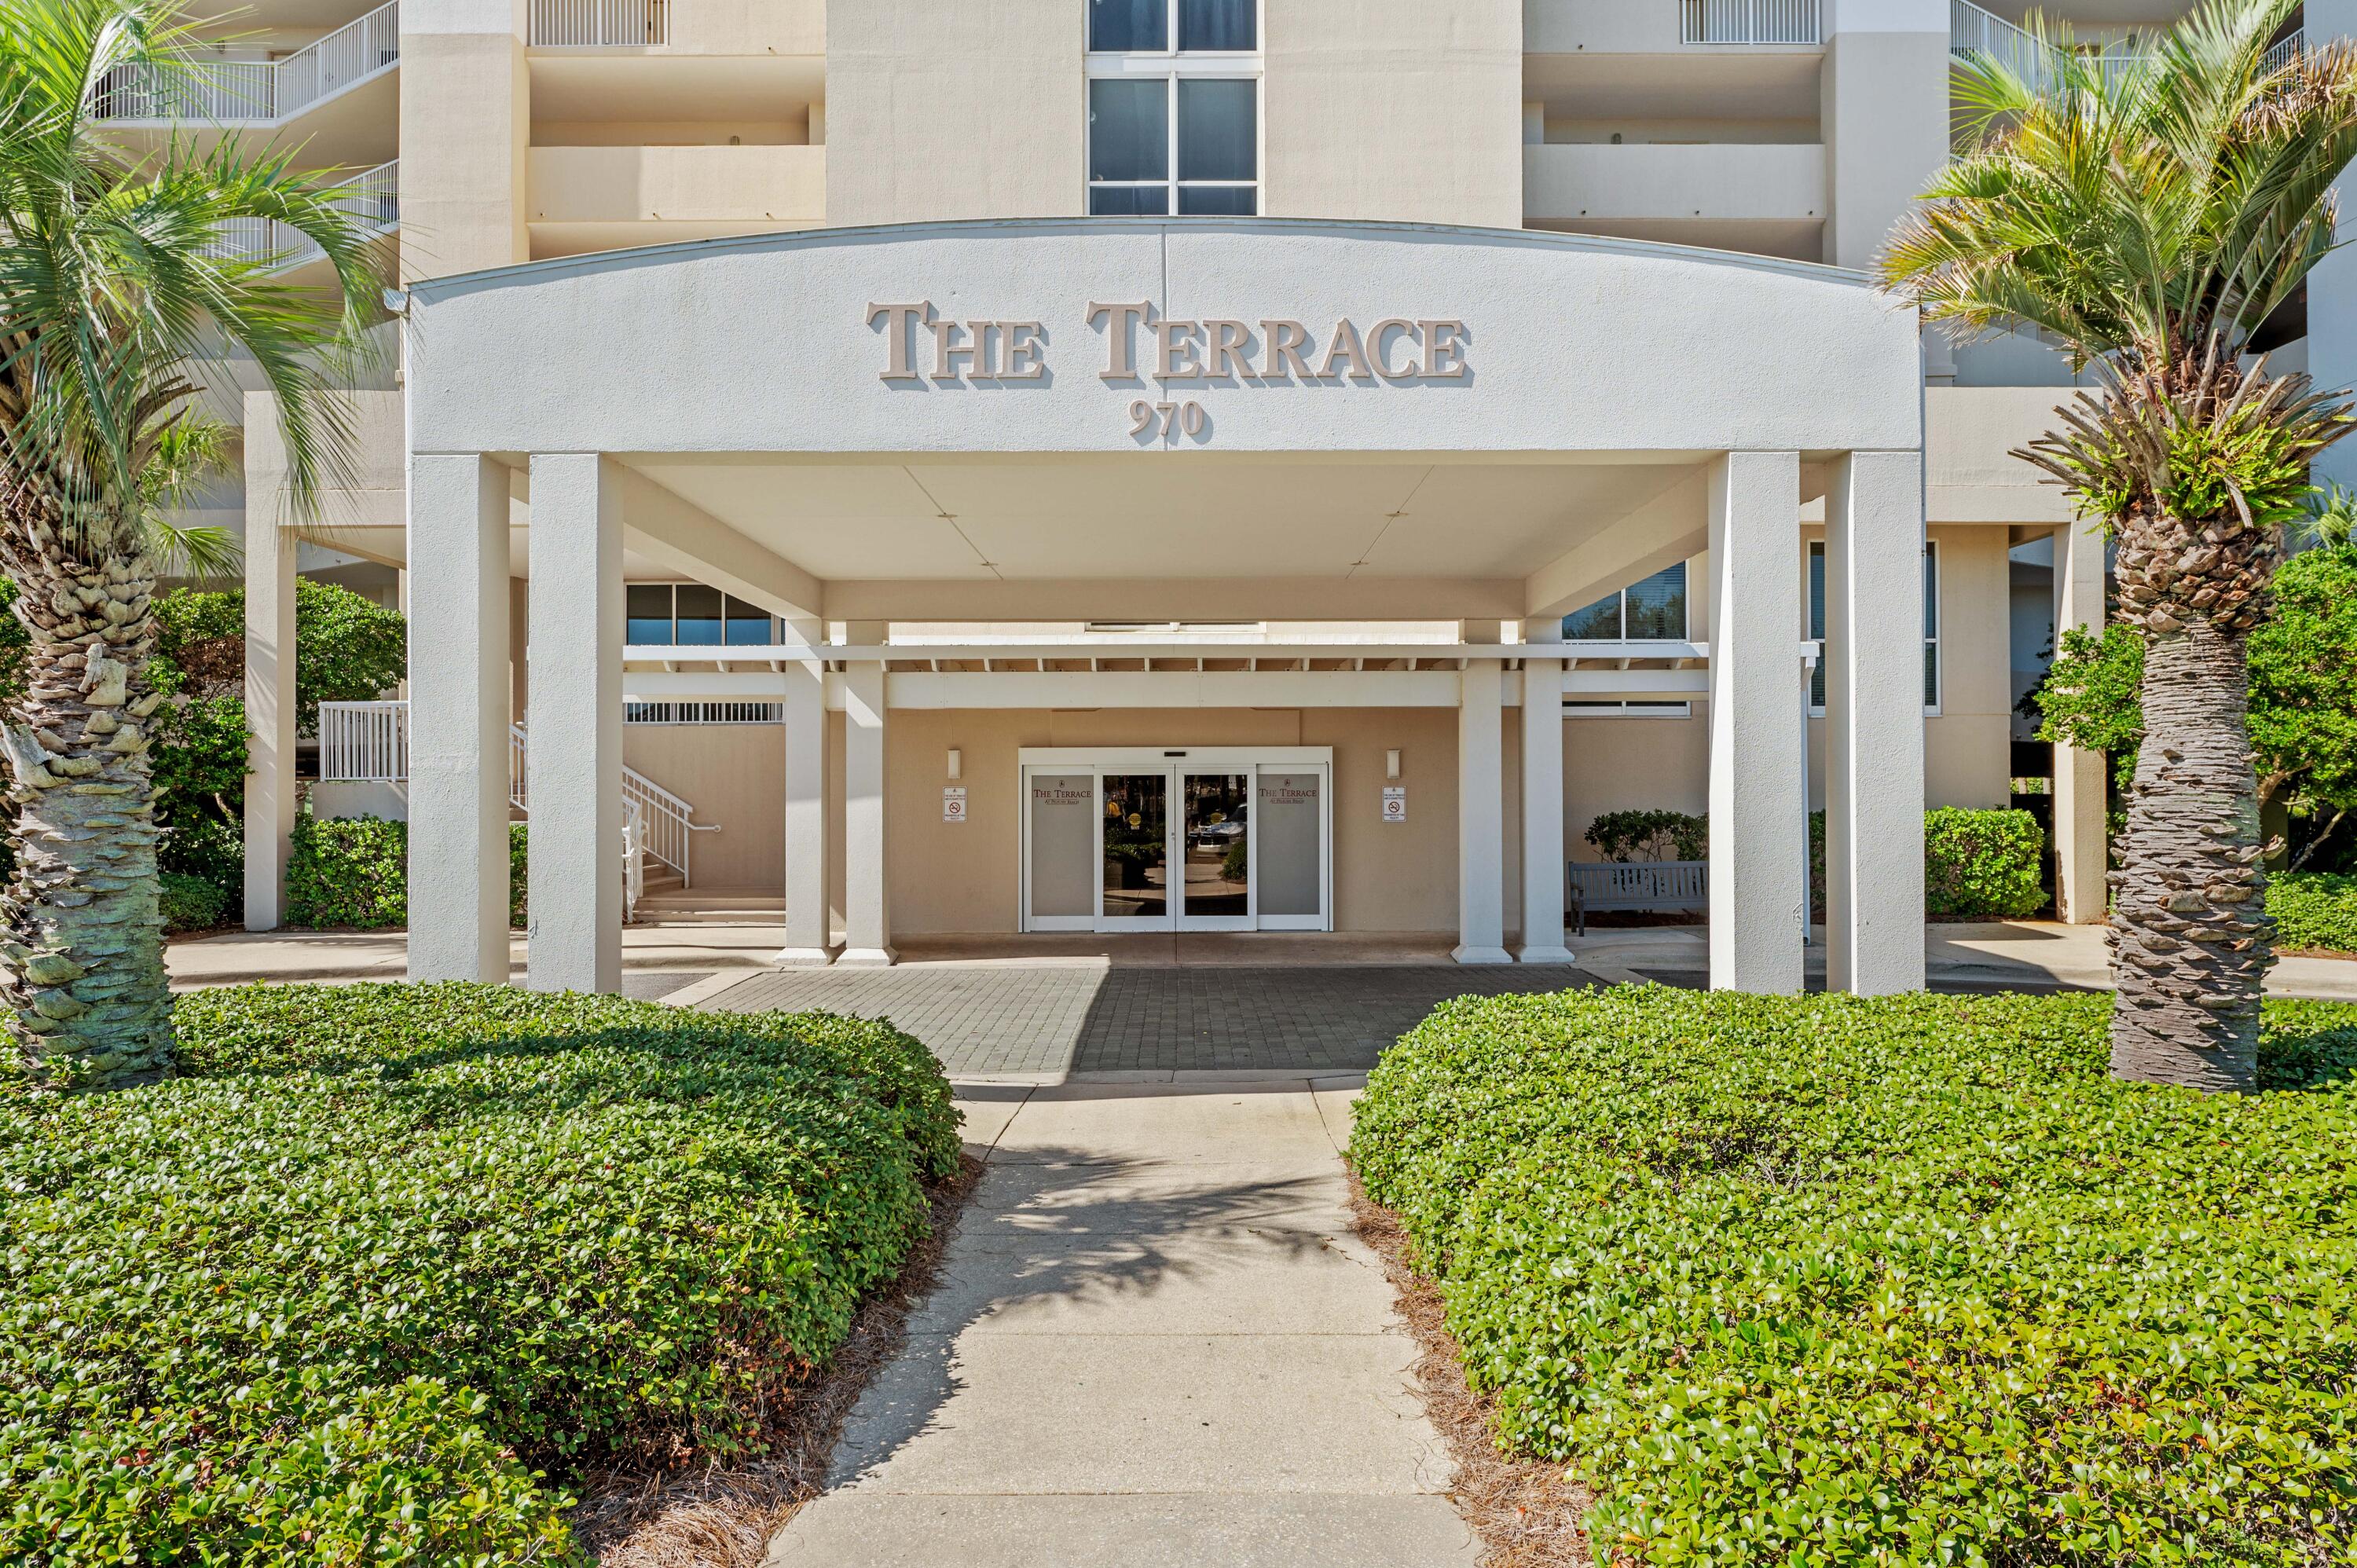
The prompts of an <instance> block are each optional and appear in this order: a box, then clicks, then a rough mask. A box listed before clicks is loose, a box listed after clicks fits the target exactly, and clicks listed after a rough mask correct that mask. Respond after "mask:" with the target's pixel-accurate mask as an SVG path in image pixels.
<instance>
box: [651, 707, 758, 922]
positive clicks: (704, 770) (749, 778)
mask: <svg viewBox="0 0 2357 1568" xmlns="http://www.w3.org/2000/svg"><path fill="white" fill-rule="evenodd" d="M785 733H786V732H785V728H784V726H783V725H623V726H622V760H623V762H625V763H626V764H628V765H629V766H630V767H631V768H636V769H638V770H639V771H640V773H643V774H645V775H646V776H647V777H648V778H650V779H653V780H654V781H655V782H656V783H658V784H660V785H662V787H663V788H664V789H668V790H670V791H671V792H672V793H673V794H674V795H677V796H678V797H679V798H680V799H681V800H685V801H687V802H688V803H689V804H690V805H692V806H694V808H695V820H696V821H697V822H703V823H706V824H713V823H716V824H718V826H719V828H720V831H719V832H716V833H698V834H697V835H695V843H694V848H693V849H691V850H690V852H689V854H690V856H691V862H690V863H691V865H693V866H694V871H695V886H697V887H698V888H699V889H713V888H745V889H751V888H759V889H760V890H762V891H765V892H771V893H774V892H776V891H777V890H779V889H780V888H781V887H783V886H785V877H786V805H785V801H786V743H785Z"/></svg>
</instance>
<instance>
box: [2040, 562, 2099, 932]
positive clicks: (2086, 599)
mask: <svg viewBox="0 0 2357 1568" xmlns="http://www.w3.org/2000/svg"><path fill="white" fill-rule="evenodd" d="M2073 627H2077V628H2082V629H2083V630H2087V631H2092V632H2094V633H2096V634H2098V635H2101V633H2102V632H2103V629H2104V535H2103V531H2102V529H2101V528H2100V527H2099V526H2098V525H2097V524H2095V523H2093V522H2090V521H2080V522H2077V523H2073V524H2072V525H2070V526H2069V527H2065V528H2058V529H2056V530H2055V531H2054V647H2055V650H2056V651H2057V652H2058V653H2059V652H2060V651H2061V647H2062V634H2063V633H2064V632H2065V631H2068V630H2070V629H2071V628H2073ZM2104 804H2105V802H2104V754H2103V753H2102V752H2100V751H2083V750H2081V749H2080V748H2078V747H2077V746H2056V747H2055V748H2054V880H2055V882H2056V883H2057V884H2058V886H2056V887H2055V889H2054V899H2055V905H2056V908H2058V909H2059V910H2060V911H2061V916H2062V918H2063V919H2064V920H2066V921H2068V922H2070V923H2071V924H2072V925H2074V926H2093V925H2100V924H2102V922H2103V919H2104V915H2105V914H2106V913H2107V912H2108V911H2109V909H2110V907H2111V898H2110V885H2109V882H2108V881H2107V878H2106V873H2107V871H2108V869H2109V864H2110V863H2109V850H2110V835H2109V833H2108V832H2107V831H2106V828H2105V824H2104Z"/></svg>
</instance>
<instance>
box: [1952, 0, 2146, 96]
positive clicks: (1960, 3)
mask: <svg viewBox="0 0 2357 1568" xmlns="http://www.w3.org/2000/svg"><path fill="white" fill-rule="evenodd" d="M1948 51H1949V52H1950V53H1951V54H1960V55H1961V54H1985V55H1989V56H1992V57H1994V58H1995V59H1997V60H1999V61H2000V62H2002V63H2003V64H2004V65H2005V66H2006V67H2007V69H2008V70H2011V71H2012V72H2013V73H2014V74H2015V75H2016V76H2018V77H2020V78H2021V79H2022V80H2023V81H2029V82H2036V81H2039V80H2040V78H2042V77H2043V76H2044V75H2045V74H2046V70H2047V67H2048V63H2049V62H2050V59H2051V58H2052V57H2053V55H2054V53H2055V52H2056V50H2055V47H2054V45H2053V44H2052V43H2050V42H2047V41H2043V40H2041V39H2040V38H2039V37H2038V35H2037V34H2035V33H2033V32H2031V31H2030V30H2029V28H2027V27H2021V26H2019V25H2018V24H2017V23H2013V22H2008V21H2007V20H2006V19H2005V18H2004V17H2003V16H1996V15H1995V14H1993V13H1991V12H1988V11H1984V10H1983V9H1981V8H1980V7H1979V6H1978V5H1974V4H1973V3H1972V0H1948ZM2094 58H2095V59H2097V60H2098V61H2100V62H2101V64H2102V67H2103V70H2104V75H2106V76H2115V75H2117V74H2119V73H2120V72H2122V71H2125V70H2128V69H2129V68H2130V67H2132V66H2134V65H2135V64H2136V62H2137V61H2138V60H2140V59H2143V58H2144V57H2143V56H2142V55H2141V54H2139V53H2137V52H2136V51H2135V50H2133V49H2120V48H2114V49H2107V50H2104V51H2103V52H2101V53H2098V54H2096V55H2095V57H2094Z"/></svg>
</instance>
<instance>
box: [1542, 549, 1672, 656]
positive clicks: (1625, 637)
mask: <svg viewBox="0 0 2357 1568" xmlns="http://www.w3.org/2000/svg"><path fill="white" fill-rule="evenodd" d="M1672 572H1681V573H1684V584H1683V585H1681V587H1680V588H1679V590H1678V598H1679V608H1680V610H1681V611H1682V612H1683V613H1684V617H1685V629H1684V632H1683V633H1682V634H1681V635H1679V636H1676V637H1631V636H1630V635H1629V590H1630V589H1631V588H1640V587H1642V586H1644V585H1646V584H1647V583H1650V582H1652V580H1653V579H1654V578H1655V577H1666V576H1668V575H1670V574H1671V573H1672ZM1609 597H1611V598H1613V599H1617V600H1618V601H1619V602H1620V622H1619V626H1620V635H1618V636H1616V637H1577V638H1576V637H1573V636H1572V635H1570V633H1568V632H1566V633H1564V634H1563V639H1564V641H1565V642H1566V643H1571V644H1575V645H1576V644H1579V643H1587V642H1638V643H1643V642H1658V643H1661V644H1663V646H1664V647H1667V646H1670V645H1673V644H1675V643H1680V642H1692V641H1693V640H1694V639H1695V637H1694V563H1693V562H1691V561H1676V562H1673V563H1672V564H1669V565H1667V566H1664V567H1663V568H1662V569H1661V570H1660V571H1658V572H1654V573H1651V574H1649V575H1646V576H1643V577H1640V578H1639V579H1638V580H1637V581H1636V582H1633V583H1631V584H1629V585H1627V586H1625V587H1623V588H1621V589H1620V591H1618V592H1617V593H1614V594H1612V595H1609ZM1603 602H1604V601H1603V600H1602V599H1597V600H1594V601H1592V602H1591V603H1588V604H1585V605H1582V606H1580V607H1579V608H1577V609H1576V610H1572V611H1570V612H1569V613H1567V614H1566V615H1565V616H1564V617H1563V619H1564V620H1565V621H1568V620H1570V619H1571V618H1572V617H1573V616H1577V615H1581V614H1584V613H1586V612H1587V611H1588V610H1592V609H1594V608H1595V607H1597V605H1599V604H1602V603H1603Z"/></svg>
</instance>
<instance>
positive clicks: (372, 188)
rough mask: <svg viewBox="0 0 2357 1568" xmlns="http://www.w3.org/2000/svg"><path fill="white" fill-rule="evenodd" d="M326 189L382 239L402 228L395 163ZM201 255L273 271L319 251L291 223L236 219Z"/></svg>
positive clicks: (398, 173)
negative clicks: (335, 194) (236, 260)
mask: <svg viewBox="0 0 2357 1568" xmlns="http://www.w3.org/2000/svg"><path fill="white" fill-rule="evenodd" d="M331 189H334V190H336V191H339V192H340V193H341V194H339V196H338V197H337V198H336V205H337V206H338V207H339V208H341V209H343V210H344V211H345V212H346V213H348V214H349V215H350V217H351V219H352V220H353V221H354V222H356V223H358V224H359V225H360V226H361V228H362V229H364V230H366V231H368V232H370V233H371V234H382V233H384V232H385V231H388V230H392V229H396V228H399V227H400V226H401V160H400V159H398V158H395V159H393V161H392V162H390V163H382V164H379V165H377V166H376V167H374V168H372V169H363V170H362V171H361V172H360V173H359V174H356V175H354V176H352V177H351V178H350V179H347V180H342V181H340V182H339V183H338V184H336V185H335V186H333V187H331ZM205 253H206V254H207V255H211V256H231V257H235V258H237V259H238V260H240V261H249V262H260V263H264V264H265V265H267V266H271V267H274V268H277V267H292V266H299V265H301V264H302V263H305V262H307V261H311V260H313V259H315V258H317V256H318V255H319V254H320V253H321V252H320V250H319V247H318V246H317V245H315V244H313V243H312V242H311V241H310V239H309V238H308V237H307V235H305V234H304V233H303V231H301V230H299V229H296V228H295V227H294V226H292V225H291V224H286V223H281V222H279V221H278V220H276V219H274V218H239V219H235V220H231V221H230V222H227V223H224V224H222V225H221V228H220V229H219V230H218V231H216V233H215V235H214V238H213V241H212V242H211V243H210V244H209V245H207V246H206V247H205Z"/></svg>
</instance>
